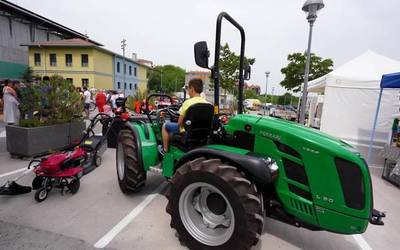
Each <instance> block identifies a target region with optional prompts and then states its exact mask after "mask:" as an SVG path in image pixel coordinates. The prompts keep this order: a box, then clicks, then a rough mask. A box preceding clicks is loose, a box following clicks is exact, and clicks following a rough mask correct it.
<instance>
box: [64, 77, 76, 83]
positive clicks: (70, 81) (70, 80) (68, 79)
mask: <svg viewBox="0 0 400 250" xmlns="http://www.w3.org/2000/svg"><path fill="white" fill-rule="evenodd" d="M65 80H66V81H67V82H69V83H71V84H74V79H72V78H65Z"/></svg>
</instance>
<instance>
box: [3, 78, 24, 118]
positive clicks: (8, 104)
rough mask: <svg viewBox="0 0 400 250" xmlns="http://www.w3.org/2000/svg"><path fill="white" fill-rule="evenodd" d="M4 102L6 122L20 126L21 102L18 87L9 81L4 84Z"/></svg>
mask: <svg viewBox="0 0 400 250" xmlns="http://www.w3.org/2000/svg"><path fill="white" fill-rule="evenodd" d="M3 101H4V117H3V119H4V122H5V123H7V124H8V125H13V124H18V121H19V117H20V112H19V109H18V106H19V101H18V98H17V92H16V85H15V84H14V83H10V82H9V81H8V80H6V81H5V83H4V88H3Z"/></svg>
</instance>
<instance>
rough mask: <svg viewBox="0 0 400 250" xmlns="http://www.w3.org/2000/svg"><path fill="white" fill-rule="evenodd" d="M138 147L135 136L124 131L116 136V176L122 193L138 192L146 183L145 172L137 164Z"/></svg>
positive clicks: (140, 165) (128, 131)
mask: <svg viewBox="0 0 400 250" xmlns="http://www.w3.org/2000/svg"><path fill="white" fill-rule="evenodd" d="M138 147H139V146H138V145H137V141H136V137H135V134H134V133H132V131H130V130H127V129H124V130H121V132H120V133H119V135H118V142H117V155H116V158H117V176H118V184H119V187H120V189H121V191H122V192H123V193H132V192H137V191H139V189H140V188H142V187H143V186H144V184H145V182H146V171H145V170H144V169H143V167H142V164H141V163H140V162H139V159H140V158H139V148H138Z"/></svg>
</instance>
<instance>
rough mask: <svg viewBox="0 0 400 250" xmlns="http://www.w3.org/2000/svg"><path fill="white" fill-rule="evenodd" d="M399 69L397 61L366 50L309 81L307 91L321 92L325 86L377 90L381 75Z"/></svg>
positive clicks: (399, 63) (399, 65)
mask: <svg viewBox="0 0 400 250" xmlns="http://www.w3.org/2000/svg"><path fill="white" fill-rule="evenodd" d="M399 69H400V62H399V61H396V60H393V59H390V58H388V57H385V56H382V55H379V54H377V53H375V52H373V51H370V50H368V51H366V52H365V53H363V54H362V55H360V56H358V57H356V58H354V59H353V60H351V61H349V62H347V63H345V64H343V65H342V66H340V67H338V68H337V69H335V70H333V71H331V72H330V73H328V74H326V75H324V76H322V77H320V78H318V79H315V80H313V81H311V82H310V83H309V86H310V87H309V88H308V90H309V91H310V92H321V90H322V91H323V89H324V88H325V86H326V85H328V86H333V85H335V86H349V87H350V86H351V87H357V86H358V87H364V86H365V87H376V88H379V81H380V79H381V77H382V75H384V74H387V73H391V72H397V71H399Z"/></svg>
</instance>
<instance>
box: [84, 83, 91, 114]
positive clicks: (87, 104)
mask: <svg viewBox="0 0 400 250" xmlns="http://www.w3.org/2000/svg"><path fill="white" fill-rule="evenodd" d="M83 99H84V109H85V118H87V119H89V111H90V110H89V109H90V102H91V94H90V91H89V90H88V88H87V87H86V86H85V87H83Z"/></svg>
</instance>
